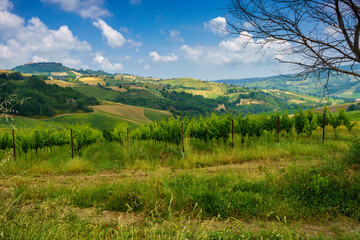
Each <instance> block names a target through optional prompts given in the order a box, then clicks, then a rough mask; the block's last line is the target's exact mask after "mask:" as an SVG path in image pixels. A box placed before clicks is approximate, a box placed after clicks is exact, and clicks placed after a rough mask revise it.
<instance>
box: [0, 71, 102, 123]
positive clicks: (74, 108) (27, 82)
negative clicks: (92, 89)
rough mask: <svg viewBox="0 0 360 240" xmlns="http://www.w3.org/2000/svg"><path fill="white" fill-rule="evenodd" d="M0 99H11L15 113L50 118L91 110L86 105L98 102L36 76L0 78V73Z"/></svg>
mask: <svg viewBox="0 0 360 240" xmlns="http://www.w3.org/2000/svg"><path fill="white" fill-rule="evenodd" d="M0 89H1V91H0V101H1V102H2V101H4V102H6V100H9V99H11V100H10V101H11V104H9V103H8V105H12V109H13V111H14V113H16V114H17V115H21V116H26V117H52V116H55V115H58V114H62V113H70V112H91V111H92V110H91V108H89V105H94V104H98V101H97V100H96V99H95V98H93V97H88V96H85V95H84V94H81V93H80V92H78V91H76V90H74V89H73V88H62V87H59V86H57V85H49V84H46V83H45V81H43V80H42V79H41V78H40V77H38V76H31V77H27V78H26V79H24V80H9V79H3V78H1V76H0Z"/></svg>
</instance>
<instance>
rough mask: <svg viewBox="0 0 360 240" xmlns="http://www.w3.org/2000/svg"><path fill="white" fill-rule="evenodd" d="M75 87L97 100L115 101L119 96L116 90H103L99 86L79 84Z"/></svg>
mask: <svg viewBox="0 0 360 240" xmlns="http://www.w3.org/2000/svg"><path fill="white" fill-rule="evenodd" d="M75 89H76V90H78V91H79V92H81V93H82V94H84V95H86V96H89V97H95V98H97V99H99V100H104V101H112V102H115V101H116V99H117V97H118V96H119V93H118V92H115V91H112V90H105V89H102V88H99V87H91V86H81V87H75Z"/></svg>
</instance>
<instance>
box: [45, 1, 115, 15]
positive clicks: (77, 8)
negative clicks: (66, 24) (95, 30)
mask: <svg viewBox="0 0 360 240" xmlns="http://www.w3.org/2000/svg"><path fill="white" fill-rule="evenodd" d="M41 1H42V2H48V3H55V4H59V5H60V7H61V8H62V9H63V10H64V11H66V12H74V13H77V14H79V15H80V16H81V17H82V18H91V19H98V18H100V17H105V16H109V15H111V14H110V12H109V10H107V9H105V8H103V4H104V1H103V0H41Z"/></svg>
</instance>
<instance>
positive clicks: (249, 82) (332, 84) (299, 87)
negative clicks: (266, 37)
mask: <svg viewBox="0 0 360 240" xmlns="http://www.w3.org/2000/svg"><path fill="white" fill-rule="evenodd" d="M216 82H219V83H220V82H221V83H227V84H233V85H238V86H244V87H249V88H260V89H281V90H287V91H291V92H298V93H302V94H307V95H313V96H316V97H323V96H324V95H325V96H327V95H329V96H330V97H332V98H344V99H359V98H360V81H359V80H358V79H356V78H355V77H353V76H350V75H347V74H343V73H336V74H335V73H333V74H331V75H330V78H329V80H328V79H327V76H324V75H320V78H319V77H318V76H315V75H309V77H308V78H307V79H304V78H301V77H293V76H292V75H278V76H272V77H265V78H248V79H227V80H218V81H216ZM325 86H327V88H326V89H325Z"/></svg>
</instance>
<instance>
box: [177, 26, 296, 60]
mask: <svg viewBox="0 0 360 240" xmlns="http://www.w3.org/2000/svg"><path fill="white" fill-rule="evenodd" d="M289 48H291V45H290V44H289V43H287V42H283V41H277V40H274V39H266V40H264V39H260V40H257V41H254V39H253V38H252V36H251V35H250V34H248V33H247V32H242V33H241V34H240V35H238V37H237V38H232V39H228V40H224V41H221V42H220V43H219V44H218V46H216V47H210V48H206V49H204V48H203V47H196V48H191V47H189V46H187V45H183V46H182V47H181V50H182V51H183V52H184V53H185V57H186V58H188V59H191V60H193V61H195V62H200V63H203V64H214V65H238V64H250V63H260V62H270V61H274V59H275V58H281V57H284V56H283V55H282V54H284V53H286V51H288V49H289ZM260 49H262V51H260Z"/></svg>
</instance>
